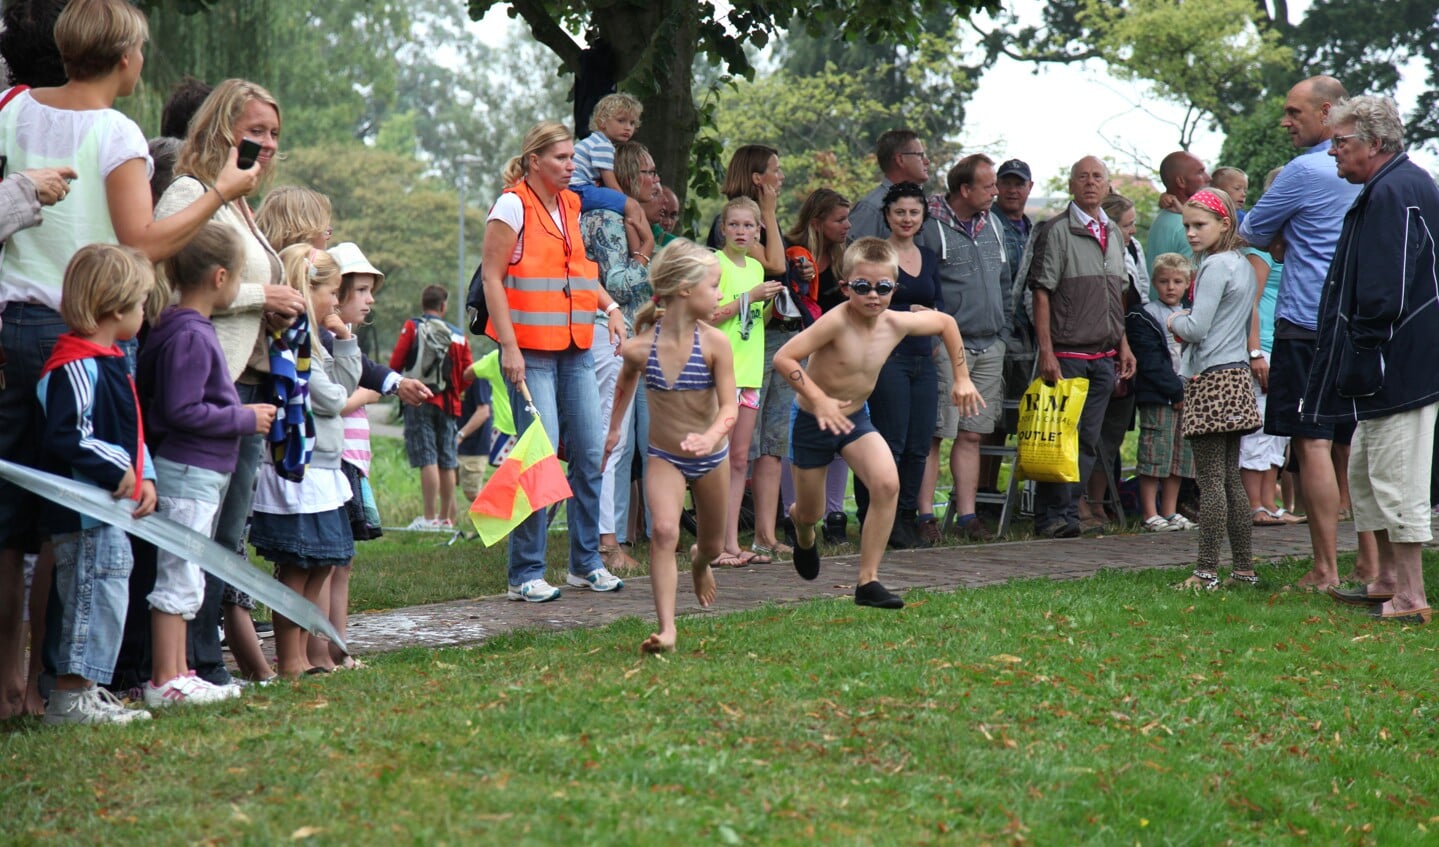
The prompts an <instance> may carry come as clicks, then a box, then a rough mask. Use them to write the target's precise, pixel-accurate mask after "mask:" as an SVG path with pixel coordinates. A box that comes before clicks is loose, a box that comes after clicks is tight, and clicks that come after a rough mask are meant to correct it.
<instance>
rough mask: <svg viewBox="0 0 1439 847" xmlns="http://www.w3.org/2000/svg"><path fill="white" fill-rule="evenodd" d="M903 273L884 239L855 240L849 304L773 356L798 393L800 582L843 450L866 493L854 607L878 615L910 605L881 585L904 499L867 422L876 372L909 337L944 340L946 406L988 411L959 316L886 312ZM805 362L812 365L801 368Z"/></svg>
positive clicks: (795, 448) (795, 455)
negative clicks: (949, 376) (949, 374)
mask: <svg viewBox="0 0 1439 847" xmlns="http://www.w3.org/2000/svg"><path fill="white" fill-rule="evenodd" d="M898 274H899V258H898V256H896V254H895V252H894V248H893V247H892V246H890V244H889V242H887V241H884V240H882V239H878V238H861V239H859V240H858V241H856V242H854V243H853V244H851V245H850V246H849V248H848V249H847V250H845V251H844V277H845V278H844V280H843V281H842V282H841V283H840V285H841V287H842V289H843V290H844V293H845V295H846V297H848V299H847V300H846V301H845V302H843V303H841V304H840V305H838V306H836V307H835V308H834V309H832V310H830V311H829V312H826V313H825V314H824V315H822V316H821V317H820V318H819V320H817V321H815V322H814V323H813V324H811V325H810V327H809V328H808V329H806V330H804V331H803V332H801V333H800V334H799V335H796V336H795V337H794V338H791V339H790V340H789V342H788V343H786V344H785V345H784V346H783V347H781V348H780V349H779V350H778V351H777V352H776V353H775V355H774V368H775V370H776V371H778V372H780V373H781V374H784V376H785V378H786V379H788V380H789V381H790V384H791V385H793V386H794V389H795V394H796V396H795V406H794V409H793V411H792V413H791V418H790V421H791V423H790V427H791V428H790V461H791V462H792V463H793V467H794V484H795V497H796V499H795V504H794V506H793V507H792V508H791V509H790V517H791V518H793V519H794V525H795V534H796V536H797V540H798V542H799V543H798V544H797V545H796V546H795V548H794V569H795V570H796V571H798V572H799V575H800V576H801V577H803V578H804V579H814V578H815V577H817V576H819V565H820V561H819V548H818V546H817V542H816V539H815V524H816V523H818V522H819V521H820V520H821V519H822V518H824V483H825V474H826V472H827V470H828V468H829V463H830V461H831V460H832V459H833V458H834V456H835V454H836V453H838V454H839V455H841V456H843V457H844V460H845V461H846V462H847V463H848V464H849V466H850V468H851V469H852V470H853V471H854V474H855V476H856V477H858V478H859V479H860V481H861V482H863V483H864V484H865V485H866V486H867V487H868V488H869V492H870V505H869V513H868V515H867V516H866V519H865V522H864V530H863V531H862V533H861V534H860V546H859V549H860V552H859V579H858V580H857V581H856V583H855V588H854V602H855V603H856V604H857V605H860V606H874V607H877V608H881V609H900V608H903V607H904V601H903V600H901V599H900V598H899V596H898V595H895V594H892V593H890V592H889V591H888V590H886V589H885V587H884V586H883V585H880V584H879V560H880V558H881V557H882V556H883V555H884V548H885V545H886V544H887V543H888V541H889V531H890V529H891V528H892V527H893V525H894V511H895V506H896V502H897V498H898V496H899V475H898V471H897V470H896V469H895V465H894V456H893V455H892V454H891V452H890V449H889V445H888V444H887V443H886V442H885V440H884V438H883V437H882V436H881V435H880V434H879V433H878V432H876V431H875V429H874V427H873V426H872V425H871V424H870V422H869V407H868V404H867V402H866V400H867V398H868V397H869V395H870V392H872V391H873V390H874V383H875V379H876V378H877V377H878V376H879V370H880V367H881V366H882V365H883V364H884V362H885V361H886V360H887V359H888V358H889V354H890V351H892V350H894V348H895V346H896V345H898V344H899V343H900V341H902V340H904V339H905V338H907V337H909V336H912V335H938V336H940V338H941V339H942V340H943V341H944V346H945V349H946V350H948V352H949V358H950V361H951V362H952V363H953V367H954V387H953V388H952V389H951V390H950V395H949V397H950V401H951V402H952V403H954V405H955V406H956V407H957V408H958V409H959V413H960V415H961V416H963V417H969V416H971V415H975V414H978V412H979V410H980V409H983V408H984V399H983V398H982V397H981V396H980V394H979V392H978V391H977V390H975V387H974V383H972V382H970V380H969V369H968V367H966V365H965V358H964V340H963V339H962V338H961V337H960V334H959V327H958V326H957V325H956V324H955V322H954V318H952V317H950V316H949V315H948V314H947V313H945V312H934V311H924V312H895V311H890V309H889V301H890V299H891V297H892V295H893V294H894V289H895V282H894V278H895V277H896V276H897V275H898ZM806 357H808V359H809V364H808V366H807V367H802V366H801V365H800V362H801V361H802V360H804V359H805V358H806Z"/></svg>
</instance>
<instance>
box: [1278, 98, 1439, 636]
mask: <svg viewBox="0 0 1439 847" xmlns="http://www.w3.org/2000/svg"><path fill="white" fill-rule="evenodd" d="M1328 124H1329V126H1330V127H1332V128H1333V131H1334V132H1333V146H1332V147H1331V148H1330V150H1329V155H1330V156H1333V157H1334V161H1335V164H1336V165H1337V167H1338V171H1339V176H1341V177H1343V178H1344V179H1345V180H1348V181H1349V182H1351V183H1354V184H1356V185H1362V186H1363V189H1362V190H1361V191H1360V192H1359V196H1358V198H1356V199H1355V201H1354V204H1353V205H1352V206H1350V207H1349V211H1348V212H1347V213H1346V214H1345V215H1344V229H1343V230H1342V231H1341V233H1340V235H1339V243H1338V245H1337V246H1336V248H1335V252H1334V261H1333V263H1332V264H1331V265H1330V267H1329V275H1328V278H1327V279H1326V281H1325V285H1324V292H1323V295H1322V297H1321V298H1320V301H1319V334H1318V338H1317V340H1316V344H1317V346H1316V350H1315V358H1314V367H1313V368H1312V369H1311V370H1310V372H1309V384H1308V387H1307V388H1306V389H1305V392H1304V400H1303V402H1302V403H1301V405H1300V409H1301V412H1300V414H1301V416H1302V417H1304V418H1306V419H1309V420H1311V421H1315V422H1321V423H1323V422H1338V421H1348V420H1352V421H1357V427H1356V429H1355V432H1354V441H1353V446H1352V449H1351V452H1350V455H1349V490H1350V499H1351V501H1352V502H1353V507H1354V528H1355V529H1357V530H1359V531H1364V530H1372V531H1373V532H1374V534H1375V537H1376V539H1377V540H1378V545H1379V578H1378V579H1377V580H1375V581H1374V582H1372V583H1369V584H1368V585H1363V586H1360V587H1359V588H1357V589H1354V590H1341V589H1338V588H1331V589H1330V592H1329V593H1330V594H1331V595H1333V597H1334V598H1335V599H1336V600H1338V601H1340V602H1342V603H1350V604H1355V605H1370V606H1373V614H1374V615H1375V616H1376V617H1379V618H1382V619H1386V620H1394V621H1399V622H1402V623H1414V624H1425V623H1428V622H1429V619H1430V611H1429V602H1428V600H1427V599H1426V598H1425V595H1424V574H1423V570H1422V560H1421V555H1420V554H1421V550H1422V548H1423V545H1424V542H1426V541H1429V540H1430V539H1431V538H1432V533H1431V532H1430V529H1429V476H1430V459H1431V456H1432V454H1433V450H1434V424H1435V420H1436V412H1439V368H1435V367H1434V353H1433V351H1434V339H1435V338H1436V337H1439V262H1436V258H1435V254H1436V252H1439V245H1436V244H1435V232H1436V231H1439V188H1436V187H1435V185H1434V180H1433V179H1432V178H1431V177H1430V176H1429V174H1427V173H1425V171H1424V169H1423V168H1420V167H1419V166H1418V165H1416V164H1414V163H1413V162H1411V161H1410V160H1409V157H1408V156H1407V155H1406V154H1405V153H1404V125H1403V124H1402V123H1401V122H1400V120H1399V110H1398V109H1397V108H1396V107H1395V105H1394V101H1393V100H1390V99H1389V98H1387V97H1353V98H1350V99H1348V100H1343V101H1340V103H1339V104H1338V105H1337V106H1335V107H1334V108H1333V109H1331V110H1330V112H1329V118H1328Z"/></svg>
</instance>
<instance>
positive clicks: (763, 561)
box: [740, 546, 774, 565]
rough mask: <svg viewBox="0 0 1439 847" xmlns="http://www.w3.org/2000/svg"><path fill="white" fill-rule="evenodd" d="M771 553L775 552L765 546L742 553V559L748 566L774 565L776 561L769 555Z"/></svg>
mask: <svg viewBox="0 0 1439 847" xmlns="http://www.w3.org/2000/svg"><path fill="white" fill-rule="evenodd" d="M771 552H773V551H771V550H769V549H768V548H766V547H764V546H760V547H752V548H751V549H749V550H747V551H745V552H744V553H741V554H740V558H741V559H744V563H745V564H746V565H772V564H774V559H773V558H772V557H771V556H770V555H769V554H770V553H771Z"/></svg>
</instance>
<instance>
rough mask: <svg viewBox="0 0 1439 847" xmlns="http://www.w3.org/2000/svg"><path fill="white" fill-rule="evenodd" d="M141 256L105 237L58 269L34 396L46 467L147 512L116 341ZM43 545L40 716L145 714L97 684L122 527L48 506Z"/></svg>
mask: <svg viewBox="0 0 1439 847" xmlns="http://www.w3.org/2000/svg"><path fill="white" fill-rule="evenodd" d="M154 281H155V274H154V270H153V267H152V266H151V264H150V262H149V261H148V260H147V259H146V258H145V257H144V255H143V254H141V253H139V252H138V251H136V250H134V249H132V248H128V247H120V246H117V245H112V244H91V245H89V246H86V247H83V248H81V249H80V250H79V251H78V252H77V253H76V254H75V256H74V258H72V259H71V260H70V264H69V266H68V267H66V269H65V280H64V288H63V294H62V297H61V301H60V314H61V317H63V318H64V319H65V323H66V324H68V325H69V326H70V329H71V332H68V333H66V334H64V335H62V336H60V338H59V340H58V341H57V342H56V344H55V349H54V351H53V352H52V353H51V355H50V358H49V360H48V361H46V363H45V367H44V370H43V371H42V372H41V377H40V382H39V385H37V386H36V392H37V393H38V394H39V398H40V406H41V409H42V410H43V412H44V415H45V424H44V427H43V430H42V431H43V438H44V447H45V463H46V465H47V466H49V467H50V468H51V469H52V470H56V471H64V470H66V469H68V471H69V475H70V476H72V477H74V478H75V479H76V480H77V481H79V482H83V483H87V484H90V485H95V486H98V487H99V488H101V489H103V490H105V491H108V492H110V493H111V495H112V496H113V497H114V498H115V499H117V500H120V499H124V498H130V499H132V500H134V501H135V503H136V508H135V511H134V515H135V517H137V518H138V517H144V516H145V515H148V514H150V513H151V512H153V511H154V510H155V483H154V471H153V470H152V469H151V467H150V455H149V452H148V451H147V450H146V449H145V436H144V430H143V427H142V426H141V421H140V401H139V398H138V396H137V394H136V392H135V383H134V381H133V380H132V379H131V378H130V374H129V371H128V370H127V368H126V363H125V357H124V354H123V353H121V352H120V348H119V347H117V346H116V344H115V342H117V341H126V340H129V339H131V338H134V337H135V334H136V333H137V332H139V331H140V325H141V324H142V323H143V322H144V318H145V312H144V307H145V298H146V296H147V295H148V294H149V292H150V288H151V287H152V286H153V285H154ZM52 529H53V531H54V533H55V535H54V537H53V539H52V541H53V543H54V547H55V586H56V589H57V592H58V594H59V596H60V603H61V607H62V617H61V624H60V650H59V656H60V660H59V663H58V666H57V668H56V671H57V673H58V678H57V679H56V681H55V690H54V691H53V692H52V693H51V695H50V700H49V702H48V703H47V704H46V707H45V723H46V724H63V723H84V724H98V723H129V722H130V721H132V720H136V719H142V718H148V717H150V713H149V712H145V711H143V710H133V709H126V708H125V707H124V706H123V705H121V704H120V702H119V701H118V700H117V699H115V697H114V695H111V694H109V693H108V692H106V691H105V690H104V689H103V688H99V687H98V686H96V684H95V683H96V682H100V683H108V682H110V680H111V677H112V675H113V673H114V668H115V660H116V658H118V656H119V654H120V639H121V635H122V632H123V630H124V625H125V612H126V609H127V608H128V606H129V601H130V596H129V579H130V568H131V566H132V565H133V560H132V559H131V556H130V542H129V539H127V538H126V537H125V533H124V532H123V531H121V530H119V529H117V528H115V527H113V526H110V525H108V524H104V523H100V522H98V521H95V520H92V519H90V518H84V517H81V516H80V515H77V514H75V513H74V512H72V511H70V510H68V509H64V510H60V511H59V515H58V517H57V525H56V526H54V527H53V528H52Z"/></svg>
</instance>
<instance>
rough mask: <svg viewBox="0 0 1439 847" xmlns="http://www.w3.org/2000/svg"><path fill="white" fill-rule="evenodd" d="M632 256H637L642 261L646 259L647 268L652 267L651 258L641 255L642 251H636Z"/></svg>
mask: <svg viewBox="0 0 1439 847" xmlns="http://www.w3.org/2000/svg"><path fill="white" fill-rule="evenodd" d="M630 255H631V256H636V257H638V258H641V259H644V261H645V267H649V266H650V257H649V256H646V255H645V254H643V253H641V252H640V251H638V250H635V251H634V252H632V253H630Z"/></svg>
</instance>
